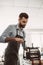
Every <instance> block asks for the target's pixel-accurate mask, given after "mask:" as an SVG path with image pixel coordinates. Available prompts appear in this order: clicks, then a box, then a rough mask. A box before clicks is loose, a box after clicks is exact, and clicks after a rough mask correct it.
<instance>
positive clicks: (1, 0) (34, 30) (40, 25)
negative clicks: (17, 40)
mask: <svg viewBox="0 0 43 65" xmlns="http://www.w3.org/2000/svg"><path fill="white" fill-rule="evenodd" d="M21 12H26V13H28V15H29V20H28V23H27V26H26V28H25V29H24V30H25V33H26V38H25V39H26V45H27V46H29V47H31V46H32V43H33V46H34V47H39V49H40V52H41V50H42V49H43V0H0V36H1V34H2V33H3V31H4V30H5V29H6V28H7V26H8V25H10V24H17V23H18V16H19V14H20V13H21ZM6 47H7V44H5V43H0V56H2V55H3V54H4V52H5V48H6ZM21 50H22V52H20V51H21ZM42 51H43V50H42ZM19 53H20V54H22V53H23V49H22V46H20V50H19Z"/></svg>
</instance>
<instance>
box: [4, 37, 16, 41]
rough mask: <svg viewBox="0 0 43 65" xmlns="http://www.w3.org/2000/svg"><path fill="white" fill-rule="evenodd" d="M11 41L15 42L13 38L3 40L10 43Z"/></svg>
mask: <svg viewBox="0 0 43 65" xmlns="http://www.w3.org/2000/svg"><path fill="white" fill-rule="evenodd" d="M11 41H16V40H15V38H14V37H7V38H6V39H5V42H11Z"/></svg>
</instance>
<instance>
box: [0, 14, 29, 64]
mask: <svg viewBox="0 0 43 65" xmlns="http://www.w3.org/2000/svg"><path fill="white" fill-rule="evenodd" d="M27 22H28V14H27V13H20V15H19V19H18V24H17V25H9V26H8V28H7V29H6V30H5V31H4V32H3V34H2V35H1V36H0V42H2V43H6V42H8V46H7V48H6V50H5V62H4V65H20V63H19V58H18V51H19V47H20V44H22V46H23V49H24V48H25V33H24V30H23V28H25V26H26V24H27Z"/></svg>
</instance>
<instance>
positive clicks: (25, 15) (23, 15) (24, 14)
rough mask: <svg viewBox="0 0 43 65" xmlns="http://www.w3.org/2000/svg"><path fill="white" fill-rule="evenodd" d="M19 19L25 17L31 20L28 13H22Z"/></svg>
mask: <svg viewBox="0 0 43 65" xmlns="http://www.w3.org/2000/svg"><path fill="white" fill-rule="evenodd" d="M19 17H20V18H21V19H22V18H23V17H25V18H26V19H28V18H29V16H28V14H27V13H20V15H19Z"/></svg>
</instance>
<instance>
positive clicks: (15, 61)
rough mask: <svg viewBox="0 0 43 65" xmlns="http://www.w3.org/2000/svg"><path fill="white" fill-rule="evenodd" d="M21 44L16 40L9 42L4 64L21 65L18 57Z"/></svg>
mask: <svg viewBox="0 0 43 65" xmlns="http://www.w3.org/2000/svg"><path fill="white" fill-rule="evenodd" d="M19 46H20V45H19V44H18V43H16V42H10V43H8V46H7V48H6V50H5V62H4V65H20V62H19V58H18V51H19Z"/></svg>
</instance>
